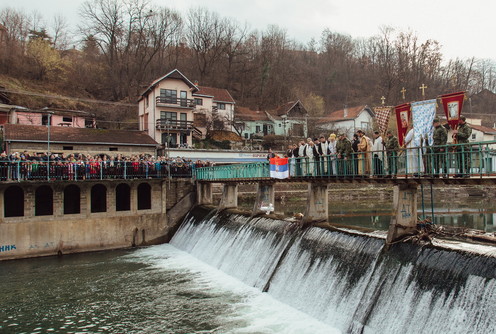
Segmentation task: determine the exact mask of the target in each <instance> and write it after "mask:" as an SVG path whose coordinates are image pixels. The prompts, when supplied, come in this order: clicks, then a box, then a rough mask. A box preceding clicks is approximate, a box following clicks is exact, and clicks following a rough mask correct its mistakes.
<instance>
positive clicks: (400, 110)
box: [394, 103, 412, 146]
mask: <svg viewBox="0 0 496 334" xmlns="http://www.w3.org/2000/svg"><path fill="white" fill-rule="evenodd" d="M394 111H395V113H396V125H397V126H398V142H399V144H400V146H403V144H404V143H405V136H406V132H407V131H408V125H410V122H411V119H412V106H411V105H410V103H404V104H400V105H399V106H396V107H394Z"/></svg>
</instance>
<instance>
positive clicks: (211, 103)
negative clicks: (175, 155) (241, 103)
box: [138, 69, 235, 147]
mask: <svg viewBox="0 0 496 334" xmlns="http://www.w3.org/2000/svg"><path fill="white" fill-rule="evenodd" d="M234 104H235V102H234V99H233V98H232V96H231V94H229V92H228V91H227V90H225V89H219V88H211V87H205V86H198V85H197V84H194V83H193V82H191V81H190V80H189V79H188V78H187V77H186V76H185V75H184V74H182V73H181V72H180V71H179V70H177V69H175V70H173V71H171V72H169V73H167V74H166V75H164V76H162V77H160V78H158V79H157V80H155V81H154V82H152V84H151V85H150V86H149V87H148V88H147V89H146V90H145V91H144V92H143V93H142V94H141V96H140V98H139V100H138V114H139V128H140V130H142V131H145V132H147V133H148V134H149V135H150V137H152V138H153V139H154V140H155V141H157V142H158V143H160V144H162V146H163V147H167V146H168V147H177V146H191V145H192V144H193V137H195V138H197V139H203V138H204V137H205V134H206V130H207V123H210V122H211V121H212V119H214V118H216V119H218V120H220V121H221V122H222V123H223V124H224V126H223V128H226V126H225V125H227V126H231V125H232V122H233V114H234ZM200 116H202V117H200ZM199 120H202V121H203V122H201V121H199Z"/></svg>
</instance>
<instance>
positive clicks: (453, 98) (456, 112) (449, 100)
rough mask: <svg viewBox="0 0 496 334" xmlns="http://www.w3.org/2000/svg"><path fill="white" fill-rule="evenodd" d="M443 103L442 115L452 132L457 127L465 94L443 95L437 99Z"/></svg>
mask: <svg viewBox="0 0 496 334" xmlns="http://www.w3.org/2000/svg"><path fill="white" fill-rule="evenodd" d="M439 98H440V99H441V101H442V103H443V108H444V113H445V114H446V119H447V120H448V124H449V125H450V127H451V128H452V129H453V130H454V129H456V127H457V126H458V121H459V120H460V114H461V113H462V107H463V100H464V98H465V92H456V93H451V94H444V95H441V96H440V97H439Z"/></svg>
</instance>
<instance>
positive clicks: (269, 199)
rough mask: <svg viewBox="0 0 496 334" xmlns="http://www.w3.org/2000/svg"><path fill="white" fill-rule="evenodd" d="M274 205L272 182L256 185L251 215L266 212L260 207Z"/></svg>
mask: <svg viewBox="0 0 496 334" xmlns="http://www.w3.org/2000/svg"><path fill="white" fill-rule="evenodd" d="M271 204H272V206H274V205H275V193H274V184H262V183H259V184H258V185H257V198H256V199H255V205H254V206H253V215H256V214H259V213H262V212H264V213H265V212H266V211H263V210H261V209H260V208H261V207H269V206H270V205H271Z"/></svg>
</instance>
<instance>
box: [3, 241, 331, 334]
mask: <svg viewBox="0 0 496 334" xmlns="http://www.w3.org/2000/svg"><path fill="white" fill-rule="evenodd" d="M0 269H1V270H0V282H2V283H1V284H0V295H1V296H2V298H0V332H1V333H50V332H53V333H303V334H304V333H337V332H338V331H337V330H336V329H334V328H332V327H329V326H328V325H325V324H323V323H322V322H319V321H317V320H315V319H313V318H312V317H310V316H308V315H306V314H304V313H302V312H299V311H297V310H295V309H293V308H291V307H289V306H287V305H285V304H283V303H281V302H278V301H276V300H275V299H274V298H272V297H271V296H270V295H268V294H265V293H262V292H260V291H259V290H257V289H255V288H252V287H249V286H247V285H245V284H243V283H242V282H241V281H239V280H237V279H234V278H232V277H230V276H228V275H227V274H224V273H222V272H221V271H219V270H217V269H214V268H212V267H210V266H209V265H207V264H205V263H204V262H201V261H199V260H197V259H195V258H194V257H193V256H191V255H189V254H187V253H185V252H183V251H180V250H178V249H177V248H175V247H174V246H172V245H170V244H164V245H159V246H152V247H148V248H142V249H134V250H121V251H110V252H97V253H87V254H79V255H67V256H64V257H60V258H57V257H47V258H38V259H27V260H17V261H7V262H3V263H1V264H0Z"/></svg>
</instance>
